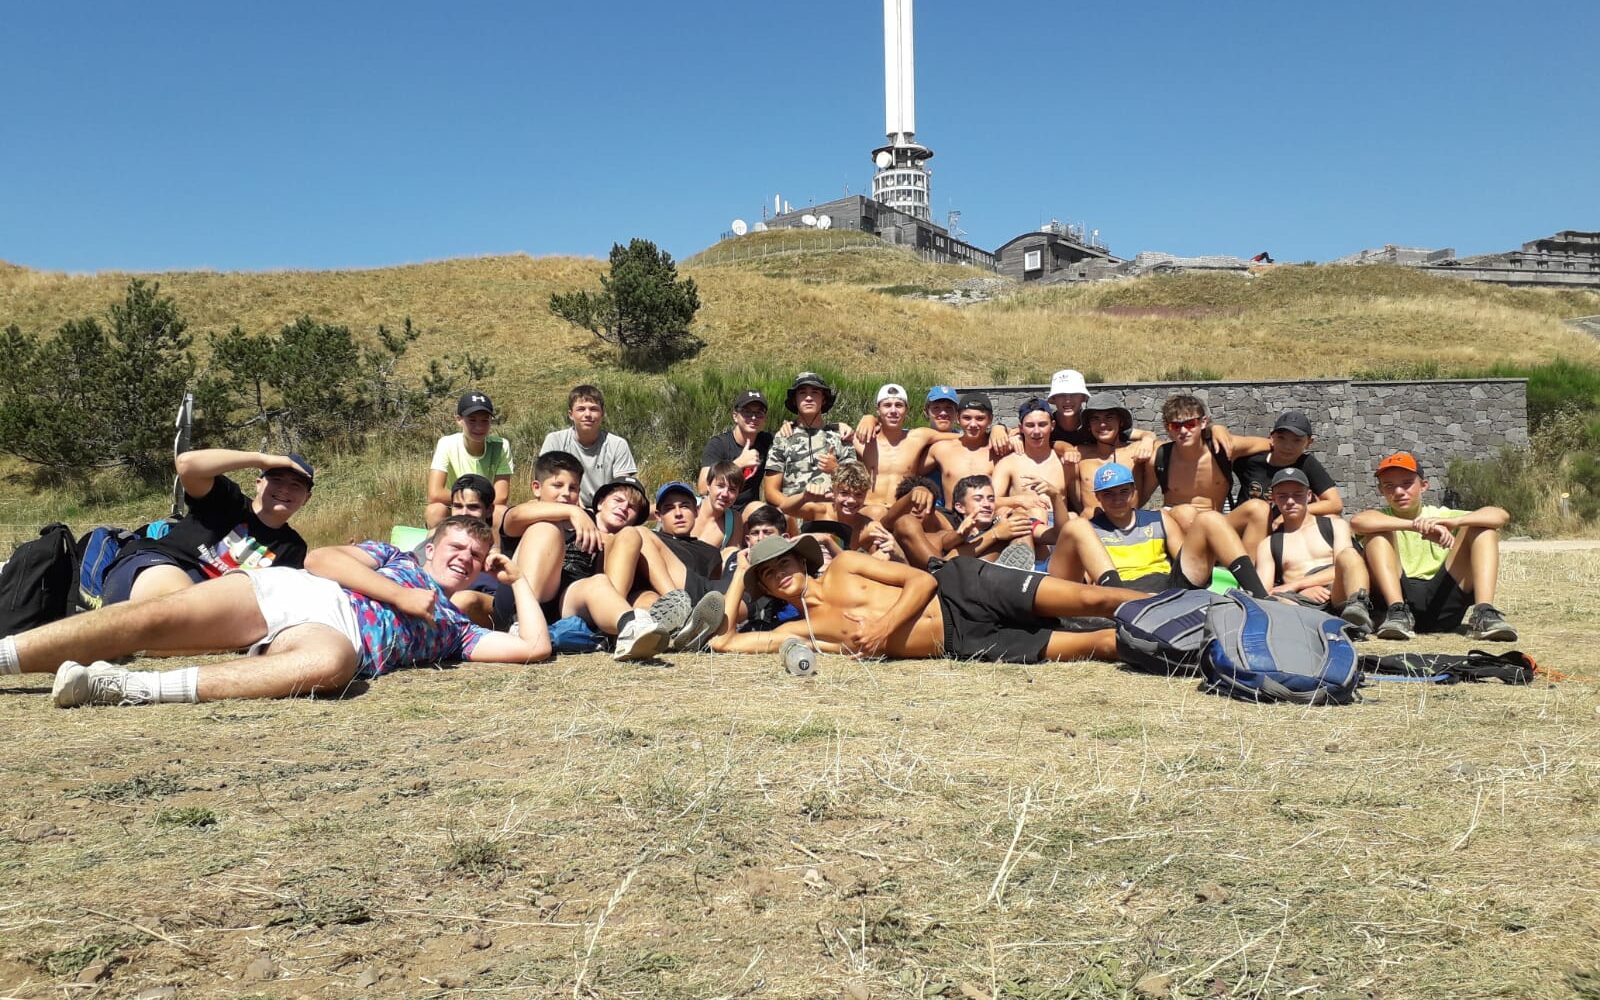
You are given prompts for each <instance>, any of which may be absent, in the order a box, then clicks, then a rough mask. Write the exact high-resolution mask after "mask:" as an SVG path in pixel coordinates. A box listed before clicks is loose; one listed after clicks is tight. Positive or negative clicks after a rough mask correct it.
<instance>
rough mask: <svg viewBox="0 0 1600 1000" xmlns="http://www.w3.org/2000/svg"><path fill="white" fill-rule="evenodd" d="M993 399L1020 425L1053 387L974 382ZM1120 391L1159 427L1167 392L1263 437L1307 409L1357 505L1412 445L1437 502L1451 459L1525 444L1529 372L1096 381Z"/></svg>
mask: <svg viewBox="0 0 1600 1000" xmlns="http://www.w3.org/2000/svg"><path fill="white" fill-rule="evenodd" d="M973 388H978V389H981V390H982V391H984V392H987V393H988V394H989V396H990V398H991V399H992V400H993V401H994V407H995V415H996V417H998V418H1000V419H1002V420H1004V421H1005V422H1006V423H1008V424H1012V425H1014V424H1015V423H1016V413H1017V409H1016V408H1017V404H1018V403H1020V402H1022V401H1023V400H1025V399H1027V398H1028V397H1030V396H1042V395H1044V394H1045V393H1046V392H1047V391H1048V387H1047V386H975V387H973ZM1101 390H1105V391H1110V392H1116V393H1119V394H1120V395H1121V396H1122V399H1123V405H1125V406H1127V407H1128V409H1130V410H1132V411H1133V418H1134V421H1135V422H1136V423H1137V424H1138V426H1140V427H1144V428H1148V429H1150V430H1152V431H1155V432H1156V433H1157V434H1158V435H1159V436H1160V437H1162V438H1163V439H1165V437H1166V433H1165V431H1164V430H1163V429H1162V428H1161V404H1162V403H1163V402H1164V401H1165V400H1166V399H1167V397H1168V396H1171V395H1174V394H1176V393H1180V392H1188V393H1193V394H1194V395H1196V396H1198V397H1200V398H1201V399H1203V400H1205V401H1206V406H1207V407H1208V408H1209V409H1210V411H1211V414H1212V419H1213V421H1215V422H1216V423H1219V424H1222V425H1224V426H1226V427H1227V428H1228V429H1229V430H1231V431H1233V432H1234V433H1236V434H1259V435H1263V436H1264V435H1265V434H1267V432H1268V431H1270V430H1271V429H1272V423H1273V421H1274V420H1275V419H1276V418H1277V415H1278V414H1279V413H1280V412H1282V411H1283V410H1289V409H1299V410H1304V411H1305V412H1306V415H1307V416H1308V417H1310V418H1311V425H1312V428H1313V430H1314V431H1315V432H1316V433H1315V440H1314V441H1313V443H1312V446H1311V447H1312V452H1313V454H1315V455H1316V456H1317V457H1318V458H1319V459H1320V460H1321V461H1322V464H1323V465H1324V466H1326V467H1327V469H1328V472H1329V473H1330V474H1331V475H1332V476H1333V478H1334V480H1335V481H1336V482H1337V483H1338V484H1339V489H1340V492H1341V493H1342V494H1343V495H1344V500H1345V511H1346V513H1352V512H1354V511H1356V510H1361V509H1363V508H1366V507H1371V506H1375V505H1376V504H1377V503H1378V494H1377V490H1376V489H1374V481H1373V478H1372V469H1373V467H1374V466H1375V465H1377V463H1378V460H1379V459H1380V458H1382V457H1383V456H1384V455H1387V454H1389V453H1390V452H1394V451H1402V450H1404V451H1410V452H1413V453H1415V454H1416V456H1417V457H1418V459H1420V460H1421V461H1422V463H1423V468H1424V470H1425V471H1426V472H1427V474H1428V480H1429V482H1430V483H1431V484H1432V486H1433V489H1432V491H1431V492H1430V493H1429V497H1428V499H1429V502H1430V503H1438V502H1440V499H1441V498H1442V497H1443V496H1444V492H1445V490H1447V489H1449V486H1450V483H1449V466H1450V460H1451V459H1455V458H1466V459H1481V458H1486V457H1489V456H1491V455H1493V454H1495V453H1496V452H1497V451H1499V449H1500V448H1501V446H1503V445H1511V446H1513V447H1516V448H1526V447H1527V446H1528V391H1527V390H1528V386H1527V381H1526V380H1525V379H1515V378H1498V379H1450V380H1444V379H1441V380H1433V381H1414V382H1354V381H1350V380H1347V379H1306V380H1302V381H1275V382H1118V383H1109V382H1108V383H1104V384H1100V385H1092V386H1090V391H1092V392H1098V391H1101Z"/></svg>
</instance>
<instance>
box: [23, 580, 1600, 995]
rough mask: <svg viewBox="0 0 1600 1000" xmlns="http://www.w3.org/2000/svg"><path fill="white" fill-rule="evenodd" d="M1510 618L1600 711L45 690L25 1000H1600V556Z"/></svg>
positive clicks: (756, 677) (26, 804)
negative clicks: (167, 989)
mask: <svg viewBox="0 0 1600 1000" xmlns="http://www.w3.org/2000/svg"><path fill="white" fill-rule="evenodd" d="M1506 579H1507V587H1506V593H1505V595H1504V600H1503V601H1502V604H1503V606H1504V608H1505V610H1506V612H1507V614H1508V615H1510V616H1511V617H1512V618H1513V619H1514V620H1515V621H1516V622H1517V623H1518V624H1520V625H1522V626H1524V628H1525V630H1526V635H1525V641H1524V642H1522V643H1521V644H1520V645H1521V648H1523V649H1526V650H1528V651H1529V652H1531V653H1532V654H1533V655H1535V656H1537V657H1538V658H1539V660H1540V661H1541V662H1542V663H1546V664H1548V665H1549V666H1552V667H1554V668H1556V669H1559V670H1562V671H1566V672H1569V673H1580V674H1584V675H1586V677H1587V679H1584V680H1577V679H1574V680H1569V681H1567V682H1564V683H1561V684H1558V685H1553V686H1552V685H1547V684H1540V685H1538V686H1535V687H1532V688H1508V687H1505V686H1503V685H1500V684H1486V685H1474V686H1461V687H1454V688H1425V687H1419V686H1412V685H1396V686H1386V687H1382V688H1379V689H1376V690H1373V691H1369V693H1368V698H1367V700H1366V701H1365V702H1364V703H1362V704H1360V705H1355V706H1350V707H1345V708H1336V709H1326V710H1322V709H1319V710H1305V709H1298V708H1290V707H1283V706H1260V707H1258V706H1251V705H1244V704H1240V703H1234V702H1227V701H1224V700H1221V699H1218V698H1214V697H1210V696H1205V695H1201V694H1199V693H1197V692H1196V690H1195V685H1194V682H1193V681H1190V680H1181V679H1179V680H1167V679H1162V678H1154V677H1147V676H1138V675H1133V674H1128V673H1124V672H1119V671H1118V670H1117V669H1116V668H1113V667H1110V666H1106V665H1100V664H1075V665H1052V666H1041V667H1034V668H1022V667H1015V666H995V665H987V664H976V663H949V662H921V663H854V662H850V661H847V660H844V659H841V658H838V657H826V658H824V660H823V663H822V668H821V672H820V675H819V676H818V677H817V678H816V679H815V680H812V681H806V682H799V681H796V680H794V679H792V678H789V677H787V676H786V675H783V674H782V673H781V671H780V669H779V668H778V666H777V664H776V663H775V662H773V661H771V660H768V659H766V658H754V657H710V656H684V657H677V658H675V659H674V661H673V664H672V665H671V666H648V665H645V666H641V665H620V664H613V663H612V662H611V661H610V660H608V659H605V658H603V657H564V658H561V659H559V660H557V661H555V662H554V663H551V664H547V665H541V666H536V667H531V668H517V667H463V668H460V669H451V670H412V671H406V672H403V673H400V674H397V675H394V676H391V677H387V678H384V679H382V680H380V681H377V682H375V683H374V684H373V685H371V687H370V689H368V690H365V691H363V692H361V693H360V694H359V696H357V697H351V698H348V699H345V700H342V701H315V702H312V701H304V700H299V701H284V702H266V703H242V702H228V703H220V704H215V705H207V706H175V707H160V708H150V709H124V710H117V709H96V710H78V711H72V712H61V711H56V710H54V709H51V708H50V707H48V705H47V704H46V702H45V699H44V698H43V693H44V691H45V689H46V688H45V686H44V685H42V684H41V683H40V682H39V680H38V679H28V680H23V681H14V680H13V681H10V682H8V683H7V684H6V685H5V687H6V689H7V690H6V693H5V696H4V697H3V698H0V719H3V724H4V727H5V730H6V732H8V733H10V734H11V736H12V740H11V746H12V752H11V753H10V754H8V755H7V757H6V762H5V765H4V768H5V774H4V777H3V778H0V788H3V789H4V792H3V793H0V794H3V796H4V807H5V808H4V812H3V815H4V817H5V818H4V820H3V821H0V845H3V846H0V872H3V873H4V885H5V892H4V893H3V895H0V986H3V987H4V991H3V992H4V994H5V995H9V996H19V997H23V996H25V997H46V996H60V995H62V991H61V988H60V984H71V983H73V982H74V981H75V980H77V979H78V978H79V977H80V976H84V977H86V978H93V977H94V976H95V975H102V976H103V977H104V978H103V980H102V981H101V982H100V983H99V984H98V985H97V986H95V987H93V988H89V987H78V988H77V989H78V990H80V991H81V992H82V993H83V994H84V995H106V996H112V995H115V996H131V995H136V994H138V993H139V992H141V991H143V990H146V989H152V988H156V987H160V986H164V985H171V986H178V987H180V988H181V994H180V995H189V994H190V993H191V992H192V993H193V995H205V996H224V995H258V996H299V995H309V996H339V997H345V996H351V995H354V994H357V993H360V992H363V987H365V986H367V985H369V984H371V989H370V990H369V991H366V992H371V993H373V994H383V995H409V996H430V995H436V996H444V995H466V994H465V991H475V994H474V995H478V994H486V995H498V994H503V995H508V996H574V995H576V996H583V997H590V996H592V997H625V996H628V997H638V996H649V997H711V996H718V997H733V996H751V997H839V996H852V997H854V996H862V995H866V996H871V997H931V996H942V997H963V998H965V997H1027V998H1045V997H1049V998H1058V997H1128V996H1183V997H1207V996H1235V997H1285V996H1299V997H1325V998H1350V997H1380V996H1381V997H1385V998H1401V997H1418V998H1423V997H1427V998H1433V997H1490V996H1494V997H1551V998H1555V997H1573V996H1593V995H1594V994H1593V987H1592V984H1593V983H1594V982H1595V981H1596V977H1600V959H1597V958H1596V956H1595V952H1594V950H1593V943H1594V941H1595V940H1596V939H1597V935H1600V906H1597V900H1596V893H1595V886H1594V881H1593V879H1592V878H1589V877H1587V876H1588V873H1591V872H1593V871H1594V870H1595V867H1596V863H1597V862H1600V834H1597V824H1596V822H1595V820H1596V815H1597V810H1600V752H1597V749H1596V745H1595V741H1594V733H1595V730H1596V726H1597V725H1600V714H1597V710H1600V689H1597V688H1596V686H1595V683H1594V680H1593V678H1594V677H1595V676H1596V675H1597V674H1600V669H1597V668H1596V667H1595V665H1594V663H1593V661H1592V658H1591V657H1590V656H1589V654H1588V649H1587V647H1588V646H1589V645H1590V644H1591V643H1592V641H1593V636H1594V635H1595V634H1596V632H1597V629H1600V607H1597V604H1596V602H1595V600H1594V597H1593V595H1594V593H1595V591H1596V588H1597V587H1600V556H1596V555H1595V554H1594V553H1560V554H1537V553H1516V554H1513V555H1511V556H1510V557H1509V558H1508V561H1507V567H1506ZM1427 645H1428V646H1429V647H1430V648H1442V649H1465V648H1466V647H1467V646H1469V645H1471V644H1470V643H1468V642H1467V641H1466V640H1464V639H1458V638H1443V639H1435V640H1430V641H1429V642H1428V643H1427ZM163 816H164V817H166V818H165V819H162V818H161V817H163ZM263 960H264V961H263ZM106 963H109V964H106ZM85 969H87V970H88V971H87V972H85V971H84V970H85ZM249 977H258V978H254V979H252V978H249ZM259 977H268V978H266V979H261V978H259ZM1586 977H1587V978H1586ZM1586 983H1587V984H1590V985H1589V986H1585V985H1584V984H1586ZM1582 989H1589V990H1590V992H1589V993H1587V994H1585V993H1582V992H1581V990H1582ZM95 990H98V991H99V992H98V993H96V992H94V991H95ZM74 995H77V994H76V993H75V994H74Z"/></svg>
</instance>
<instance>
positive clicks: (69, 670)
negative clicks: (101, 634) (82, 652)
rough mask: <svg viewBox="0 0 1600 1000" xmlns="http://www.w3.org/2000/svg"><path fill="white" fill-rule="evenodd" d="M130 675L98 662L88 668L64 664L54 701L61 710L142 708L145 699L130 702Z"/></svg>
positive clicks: (54, 688)
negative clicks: (120, 706) (115, 706)
mask: <svg viewBox="0 0 1600 1000" xmlns="http://www.w3.org/2000/svg"><path fill="white" fill-rule="evenodd" d="M127 680H128V671H127V670H124V669H123V668H122V667H118V666H115V665H113V664H110V663H107V662H106V661H105V660H96V661H94V662H93V663H91V664H89V665H88V666H87V667H86V666H84V665H83V664H81V663H77V662H75V661H73V660H68V661H66V662H65V663H63V664H61V668H60V669H59V670H57V671H56V682H55V684H54V685H52V686H51V688H50V700H51V701H53V702H55V706H56V707H57V708H77V707H78V706H79V705H140V704H143V703H144V701H143V699H130V698H129V697H128V695H127V692H126V686H127Z"/></svg>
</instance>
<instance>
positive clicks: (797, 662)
mask: <svg viewBox="0 0 1600 1000" xmlns="http://www.w3.org/2000/svg"><path fill="white" fill-rule="evenodd" d="M778 660H779V662H781V663H782V664H783V669H784V670H787V671H788V672H789V673H790V674H791V675H793V676H795V677H810V676H811V675H812V674H815V673H816V672H817V651H816V650H814V649H812V648H811V647H810V646H807V645H806V644H805V641H804V640H801V639H795V638H788V639H785V640H783V645H781V646H779V647H778Z"/></svg>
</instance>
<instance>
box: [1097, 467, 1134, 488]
mask: <svg viewBox="0 0 1600 1000" xmlns="http://www.w3.org/2000/svg"><path fill="white" fill-rule="evenodd" d="M1132 485H1133V470H1132V469H1130V468H1128V467H1127V466H1126V465H1123V464H1122V463H1121V462H1107V463H1106V464H1104V465H1102V466H1100V468H1098V469H1096V470H1094V491H1095V492H1096V493H1099V492H1100V491H1101V490H1114V489H1116V488H1117V487H1118V486H1132Z"/></svg>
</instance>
